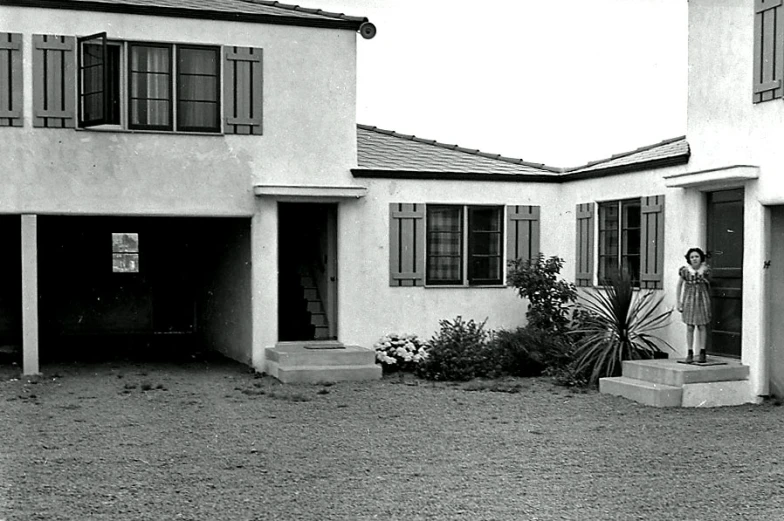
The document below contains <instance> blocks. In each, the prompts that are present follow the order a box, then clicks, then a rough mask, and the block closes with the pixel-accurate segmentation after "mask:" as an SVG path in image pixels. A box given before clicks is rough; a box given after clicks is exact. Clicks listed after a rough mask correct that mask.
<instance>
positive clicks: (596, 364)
mask: <svg viewBox="0 0 784 521" xmlns="http://www.w3.org/2000/svg"><path fill="white" fill-rule="evenodd" d="M608 282H609V284H607V285H606V286H605V287H604V288H603V289H600V290H598V291H597V292H595V293H589V294H587V295H586V296H585V297H584V299H583V300H582V301H581V302H580V303H579V308H578V309H581V311H582V313H581V315H582V317H583V319H582V320H581V324H580V325H579V326H578V327H577V328H576V329H575V330H573V331H572V334H574V335H575V336H576V338H578V340H577V342H576V345H575V351H574V360H575V370H576V372H577V373H578V374H588V373H589V372H590V378H589V381H590V383H591V384H595V383H596V382H597V381H598V380H599V378H601V377H603V376H613V375H615V374H617V373H616V370H617V369H618V368H619V367H620V364H621V361H623V360H637V359H644V358H653V357H654V356H656V354H658V353H662V352H663V350H662V349H661V348H660V346H666V347H667V348H668V349H670V350H672V346H671V345H670V344H669V343H667V341H665V340H664V339H662V338H661V337H659V336H657V335H656V334H655V332H656V331H657V330H659V329H661V328H663V327H664V326H666V325H667V323H668V321H669V318H670V315H671V314H672V309H668V310H665V311H661V310H660V305H661V303H662V300H663V298H664V297H663V296H662V295H658V296H657V294H656V293H655V292H653V291H651V290H648V291H639V292H636V291H635V289H634V285H633V282H632V277H631V275H630V274H629V273H628V271H626V270H621V271H617V272H615V273H613V274H611V275H610V277H609V281H608Z"/></svg>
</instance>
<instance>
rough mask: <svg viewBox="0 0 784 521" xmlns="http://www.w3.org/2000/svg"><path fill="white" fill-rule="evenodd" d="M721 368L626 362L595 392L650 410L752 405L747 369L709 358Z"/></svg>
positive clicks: (734, 362)
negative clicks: (617, 374) (632, 402)
mask: <svg viewBox="0 0 784 521" xmlns="http://www.w3.org/2000/svg"><path fill="white" fill-rule="evenodd" d="M709 361H720V362H724V364H721V365H696V364H694V365H691V364H689V365H687V364H681V363H678V360H673V359H663V360H627V361H624V362H623V370H622V374H623V376H618V377H613V378H602V379H600V380H599V392H602V393H606V394H612V395H615V396H623V397H624V398H628V399H630V400H634V401H636V402H639V403H642V404H645V405H651V406H654V407H720V406H725V405H742V404H744V403H754V397H753V396H752V393H751V385H750V384H749V367H748V366H746V365H743V364H741V363H740V362H738V361H737V360H734V359H728V358H718V357H710V358H709Z"/></svg>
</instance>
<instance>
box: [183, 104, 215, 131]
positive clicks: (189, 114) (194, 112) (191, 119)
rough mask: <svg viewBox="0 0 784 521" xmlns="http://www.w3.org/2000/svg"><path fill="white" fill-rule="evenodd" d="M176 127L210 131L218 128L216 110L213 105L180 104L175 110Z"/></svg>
mask: <svg viewBox="0 0 784 521" xmlns="http://www.w3.org/2000/svg"><path fill="white" fill-rule="evenodd" d="M177 127H178V128H182V129H191V130H193V129H199V128H201V129H204V130H211V129H216V128H217V127H218V110H217V106H216V105H215V104H214V103H199V102H193V101H188V102H184V101H183V102H180V104H179V105H178V109H177Z"/></svg>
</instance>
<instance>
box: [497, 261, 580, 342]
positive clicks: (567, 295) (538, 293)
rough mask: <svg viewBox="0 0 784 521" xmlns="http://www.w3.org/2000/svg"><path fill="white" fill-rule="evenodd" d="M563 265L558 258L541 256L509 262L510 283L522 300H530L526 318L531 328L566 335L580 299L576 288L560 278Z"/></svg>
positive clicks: (508, 277)
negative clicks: (570, 317)
mask: <svg viewBox="0 0 784 521" xmlns="http://www.w3.org/2000/svg"><path fill="white" fill-rule="evenodd" d="M563 262H564V261H563V259H562V258H560V257H558V256H552V257H549V258H547V259H545V256H544V254H542V253H540V254H539V255H538V256H537V257H536V258H533V259H516V260H513V261H510V262H509V275H508V276H507V280H508V282H509V284H511V285H512V286H514V287H515V288H516V289H517V293H518V295H520V297H521V298H525V299H528V311H527V312H526V314H525V316H526V317H527V318H528V325H529V326H531V327H534V328H537V329H542V330H544V331H555V332H558V333H563V332H565V330H566V328H567V326H568V324H569V313H570V309H571V307H572V304H574V302H575V301H576V300H577V288H575V286H574V284H572V283H571V282H567V281H565V280H563V279H559V275H560V273H561V268H563Z"/></svg>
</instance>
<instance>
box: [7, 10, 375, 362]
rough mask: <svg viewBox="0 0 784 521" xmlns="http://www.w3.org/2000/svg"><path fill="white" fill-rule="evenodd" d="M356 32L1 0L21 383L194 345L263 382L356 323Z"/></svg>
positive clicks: (220, 13) (314, 22) (294, 13)
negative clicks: (177, 343)
mask: <svg viewBox="0 0 784 521" xmlns="http://www.w3.org/2000/svg"><path fill="white" fill-rule="evenodd" d="M358 32H359V34H361V35H362V36H363V37H365V38H371V37H372V36H373V35H374V34H375V28H374V27H373V26H372V24H370V23H368V22H367V20H366V19H365V18H358V17H351V16H345V15H342V14H336V13H328V12H324V11H321V10H318V9H306V8H300V7H295V6H286V5H283V4H279V3H278V2H269V1H263V0H259V1H255V0H199V1H195V0H175V1H156V0H94V1H93V0H91V1H87V0H41V1H38V0H35V1H30V0H24V1H4V2H2V5H0V71H2V74H0V155H1V156H2V157H3V166H2V169H1V170H2V175H0V237H1V239H0V242H1V243H2V244H3V245H4V247H3V252H2V256H0V259H1V260H0V263H1V264H0V266H1V267H2V269H1V270H0V345H21V346H22V350H23V365H24V372H25V373H37V372H38V371H39V360H43V361H44V362H45V361H46V360H50V359H55V358H57V357H58V356H60V355H62V354H64V353H67V352H69V351H70V352H71V353H72V352H73V350H74V349H81V348H84V347H86V346H89V347H90V349H92V350H98V351H101V350H103V351H104V352H106V351H107V350H114V349H119V347H120V346H121V345H122V342H121V341H120V339H130V338H132V339H136V341H134V348H139V346H141V345H142V344H145V345H146V344H147V343H152V344H154V345H155V349H158V350H165V349H168V348H171V345H172V344H173V343H174V339H176V338H181V337H188V338H189V339H190V340H189V343H193V342H199V343H202V344H204V345H206V346H207V347H209V348H210V349H215V350H218V351H220V352H222V353H224V354H226V355H227V356H230V357H232V358H234V359H237V360H240V361H243V362H245V363H248V364H252V365H253V366H255V367H258V368H259V369H263V368H264V365H265V351H264V349H265V348H266V347H274V346H275V345H276V343H277V342H278V341H279V340H299V339H314V338H323V339H336V338H338V335H339V331H340V329H341V328H342V327H345V329H346V330H351V329H352V328H353V326H352V325H350V322H349V325H345V326H342V325H341V324H340V321H341V320H343V321H350V320H351V317H350V316H349V315H347V314H344V315H342V316H341V315H339V314H338V313H337V296H338V293H339V292H340V291H341V288H340V284H341V283H345V282H348V279H347V280H346V281H345V282H343V281H340V280H338V279H337V269H338V268H337V266H338V265H341V264H345V265H346V266H348V265H350V264H351V262H352V261H351V260H350V259H351V258H352V257H354V256H357V254H358V253H359V252H357V251H356V250H355V249H354V248H353V247H352V246H351V245H352V242H353V237H355V236H356V235H357V234H359V233H360V232H361V225H360V224H359V219H357V218H356V215H357V206H358V204H359V201H360V200H361V198H362V197H363V196H364V195H365V192H366V190H365V188H363V187H362V186H360V185H359V184H358V183H356V182H355V180H354V179H353V177H352V175H351V171H350V169H351V167H352V166H354V165H355V164H356V116H355V110H356V45H357V43H356V42H357V37H358ZM338 223H340V224H338ZM342 243H345V245H346V247H339V246H338V245H339V244H342ZM302 259H307V262H308V264H307V265H305V264H304V262H303V261H302ZM314 267H315V268H318V270H319V271H318V272H317V273H311V270H312V269H314ZM303 281H308V282H309V284H310V285H309V287H308V288H302V284H303ZM307 292H310V293H311V294H312V295H311V298H310V299H306V298H305V297H306V295H303V293H307ZM294 293H299V295H298V296H296V297H294V296H292V295H293V294H294ZM371 359H372V357H371Z"/></svg>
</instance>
